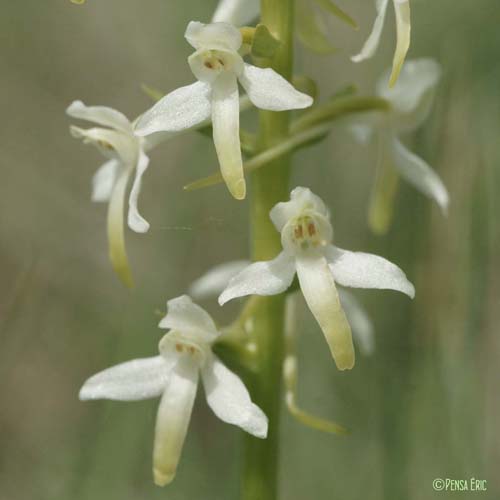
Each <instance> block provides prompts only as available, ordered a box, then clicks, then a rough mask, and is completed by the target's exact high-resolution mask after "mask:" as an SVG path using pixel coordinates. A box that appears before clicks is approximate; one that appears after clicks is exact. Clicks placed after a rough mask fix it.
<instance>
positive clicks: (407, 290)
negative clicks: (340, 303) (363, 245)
mask: <svg viewBox="0 0 500 500" xmlns="http://www.w3.org/2000/svg"><path fill="white" fill-rule="evenodd" d="M326 256H327V259H328V264H329V266H330V269H331V271H332V273H333V277H334V279H335V281H336V282H337V283H339V284H340V285H343V286H349V287H352V288H378V289H385V290H396V291H398V292H402V293H404V294H406V295H408V296H409V297H411V298H413V297H415V288H414V286H413V285H412V284H411V283H410V282H409V281H408V279H407V278H406V275H405V273H404V272H403V271H402V270H401V269H400V268H399V267H398V266H396V265H395V264H393V263H392V262H389V261H388V260H386V259H384V258H383V257H379V256H378V255H373V254H370V253H364V252H350V251H348V250H342V249H341V248H338V247H335V246H333V245H330V246H329V248H328V250H327V254H326Z"/></svg>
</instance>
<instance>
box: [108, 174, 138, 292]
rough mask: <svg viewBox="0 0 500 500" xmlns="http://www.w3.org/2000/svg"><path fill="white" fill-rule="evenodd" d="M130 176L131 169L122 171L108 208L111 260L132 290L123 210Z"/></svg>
mask: <svg viewBox="0 0 500 500" xmlns="http://www.w3.org/2000/svg"><path fill="white" fill-rule="evenodd" d="M129 175H130V169H122V172H121V174H120V175H119V177H118V179H117V181H116V183H115V186H114V188H113V192H112V193H111V199H110V200H109V206H108V244H109V258H110V260H111V264H112V265H113V269H114V270H115V272H116V274H118V276H119V278H120V279H121V280H122V281H123V283H125V285H127V286H128V287H130V288H131V287H133V279H132V273H131V271H130V266H129V263H128V258H127V252H126V250H125V235H124V232H123V218H124V217H123V210H124V202H125V192H126V189H127V182H128V178H129Z"/></svg>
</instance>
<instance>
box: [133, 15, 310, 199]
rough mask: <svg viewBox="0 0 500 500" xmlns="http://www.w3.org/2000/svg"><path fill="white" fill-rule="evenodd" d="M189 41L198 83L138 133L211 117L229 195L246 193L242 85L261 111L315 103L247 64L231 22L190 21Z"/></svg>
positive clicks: (156, 109)
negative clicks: (241, 111)
mask: <svg viewBox="0 0 500 500" xmlns="http://www.w3.org/2000/svg"><path fill="white" fill-rule="evenodd" d="M185 37H186V39H187V41H188V42H189V43H190V44H191V45H192V46H193V47H194V48H195V49H196V51H195V52H194V54H192V55H191V56H190V57H189V59H188V62H189V65H190V67H191V71H192V72H193V74H194V75H195V76H196V78H197V79H198V81H197V82H196V83H193V84H192V85H188V86H186V87H181V88H179V89H177V90H174V91H173V92H171V93H170V94H168V95H166V96H165V97H163V99H161V100H160V101H158V102H157V103H156V104H155V105H154V106H153V107H152V108H151V109H150V110H149V111H146V113H144V115H143V116H142V117H141V118H140V119H139V122H138V124H137V127H136V134H138V135H140V136H146V135H149V134H152V133H155V132H160V131H168V132H176V131H180V130H183V129H186V128H190V127H192V126H194V125H195V124H197V123H200V122H202V121H203V120H206V119H207V118H209V117H210V116H211V117H212V127H213V139H214V143H215V149H216V151H217V156H218V158H219V164H220V169H221V173H222V177H223V178H224V180H225V182H226V184H227V187H228V188H229V191H230V192H231V194H232V195H233V196H234V197H235V198H237V199H243V198H244V197H245V194H246V185H245V179H244V176H243V162H242V158H241V149H240V135H239V128H240V125H239V111H240V109H239V91H238V81H239V82H240V83H241V85H242V86H243V88H244V89H245V90H246V92H247V94H248V97H249V99H250V100H251V101H252V103H253V104H254V105H255V106H257V107H258V108H261V109H267V110H271V111H284V110H289V109H299V108H306V107H308V106H310V105H311V104H312V99H311V97H309V96H308V95H305V94H302V93H301V92H299V91H297V90H296V89H295V88H294V87H293V86H292V85H291V84H290V83H289V82H288V81H287V80H285V79H284V78H283V77H282V76H280V75H279V74H278V73H276V72H275V71H274V70H272V69H270V68H267V69H262V68H257V67H256V66H252V65H250V64H246V63H245V62H244V61H243V58H242V57H241V56H240V54H239V53H238V50H239V49H240V48H241V45H242V36H241V33H240V31H239V30H238V29H237V28H235V27H234V26H232V25H230V24H227V23H213V24H202V23H199V22H194V21H192V22H190V23H189V25H188V27H187V30H186V34H185Z"/></svg>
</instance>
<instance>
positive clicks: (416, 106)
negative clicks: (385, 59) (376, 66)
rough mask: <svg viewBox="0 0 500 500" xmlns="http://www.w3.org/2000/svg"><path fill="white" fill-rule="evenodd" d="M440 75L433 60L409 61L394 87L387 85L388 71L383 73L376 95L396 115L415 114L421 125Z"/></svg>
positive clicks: (439, 67)
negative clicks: (386, 103)
mask: <svg viewBox="0 0 500 500" xmlns="http://www.w3.org/2000/svg"><path fill="white" fill-rule="evenodd" d="M441 73H442V71H441V66H440V65H439V64H438V63H437V62H436V61H434V60H433V59H414V60H410V61H407V62H406V64H405V65H404V66H403V69H402V71H401V74H400V76H399V79H398V81H397V83H396V84H395V85H394V87H392V88H390V87H389V86H388V85H387V83H388V81H389V78H390V71H386V72H385V73H384V75H383V76H382V77H381V78H380V80H379V81H378V84H377V94H378V95H379V96H380V97H383V98H384V99H387V100H388V101H389V102H390V103H391V105H392V107H393V108H394V109H395V111H396V113H397V114H398V115H410V114H411V115H413V114H415V113H417V114H418V115H419V120H418V123H421V122H422V121H423V120H424V119H425V117H426V115H427V113H428V112H429V109H430V104H431V102H432V95H433V91H434V89H435V87H436V85H437V84H438V82H439V79H440V78H441ZM429 94H430V96H429ZM429 97H430V98H429ZM420 108H422V109H420ZM420 115H422V116H421V117H420ZM415 125H416V124H415ZM406 128H408V127H406ZM414 128H415V127H414Z"/></svg>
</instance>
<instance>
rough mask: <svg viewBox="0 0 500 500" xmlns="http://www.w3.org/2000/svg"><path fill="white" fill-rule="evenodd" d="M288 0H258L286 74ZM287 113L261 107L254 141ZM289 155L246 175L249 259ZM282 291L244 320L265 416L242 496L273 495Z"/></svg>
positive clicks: (274, 245)
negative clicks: (252, 347) (248, 178)
mask: <svg viewBox="0 0 500 500" xmlns="http://www.w3.org/2000/svg"><path fill="white" fill-rule="evenodd" d="M293 7H294V2H293V0H261V22H262V23H263V24H264V25H266V26H267V28H268V29H269V30H270V32H271V33H272V35H273V36H274V37H275V38H277V39H278V40H279V41H280V42H281V45H280V47H279V49H278V51H277V53H276V54H275V56H274V58H273V60H272V62H271V67H272V68H273V69H274V70H275V71H277V72H278V73H280V74H281V75H282V76H284V77H285V78H286V79H287V80H290V79H291V76H292V65H293V55H292V48H293ZM288 123H289V113H288V112H280V113H275V112H271V111H261V112H260V117H259V126H260V130H259V147H260V148H262V149H267V148H269V147H270V146H272V145H273V144H274V143H276V142H278V141H279V140H280V139H282V138H284V137H286V136H287V134H288ZM289 170H290V160H289V158H288V157H284V158H280V159H278V160H275V161H274V162H272V163H270V164H269V165H267V166H266V168H265V169H262V170H260V171H258V172H255V173H254V174H253V176H252V199H251V208H250V210H251V213H250V219H251V224H252V243H251V244H252V256H253V260H269V259H272V258H273V257H275V256H276V255H277V254H278V253H279V252H280V250H281V241H280V237H279V234H278V233H277V232H276V230H275V229H274V226H273V224H272V222H271V220H270V219H269V211H270V210H271V208H272V207H273V206H274V205H275V204H276V203H277V202H278V201H283V200H285V199H286V198H287V196H288V190H289V186H288V180H289ZM284 299H285V297H284V295H283V294H282V295H278V296H275V297H259V298H258V299H257V304H256V307H255V309H254V315H253V318H252V321H251V322H250V324H251V327H252V331H251V332H250V333H251V334H252V337H253V340H254V341H255V343H256V346H257V357H258V372H257V374H256V375H255V378H254V379H253V380H252V381H249V383H251V384H252V387H251V393H252V396H253V398H254V399H255V401H256V402H257V404H258V405H259V406H260V407H261V408H262V410H263V411H264V413H265V414H266V415H267V416H268V418H269V434H268V438H267V439H266V440H265V441H261V440H257V439H248V438H247V437H246V436H245V438H244V439H245V457H244V460H245V464H244V474H243V481H242V499H243V500H275V499H276V498H277V479H278V454H279V446H278V443H279V419H280V408H281V401H282V397H281V370H282V362H283V351H284V336H283V319H284V304H285V302H284Z"/></svg>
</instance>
